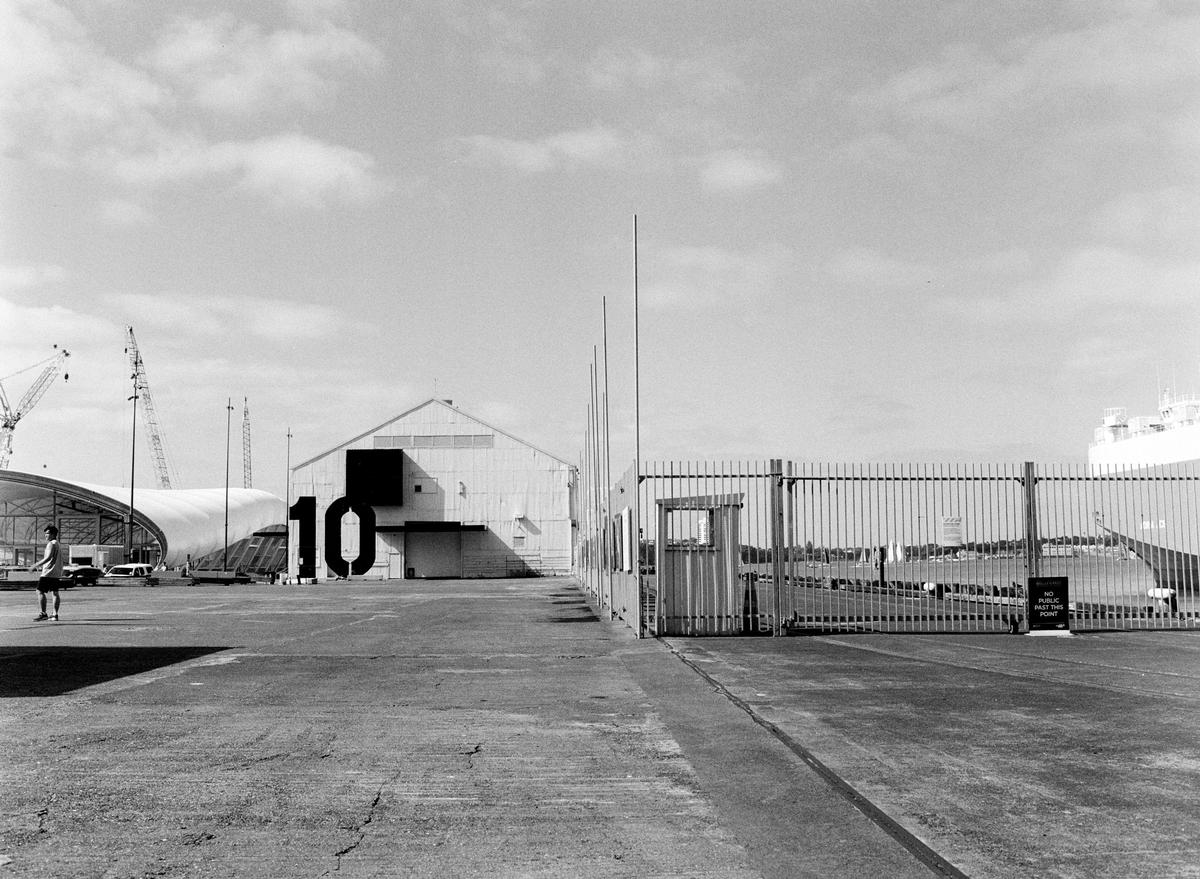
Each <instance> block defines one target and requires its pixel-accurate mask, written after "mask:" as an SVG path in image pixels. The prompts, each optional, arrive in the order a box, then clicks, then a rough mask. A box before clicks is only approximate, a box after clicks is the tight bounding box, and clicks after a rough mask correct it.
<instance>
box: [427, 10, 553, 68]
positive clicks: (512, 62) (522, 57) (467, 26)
mask: <svg viewBox="0 0 1200 879" xmlns="http://www.w3.org/2000/svg"><path fill="white" fill-rule="evenodd" d="M442 9H443V12H444V14H445V15H446V20H447V24H448V25H449V27H450V28H451V29H452V30H453V31H454V32H455V33H456V34H458V35H459V37H461V38H462V39H463V40H464V41H465V42H467V43H468V44H470V45H469V47H468V49H467V54H466V57H467V58H469V59H470V61H471V63H473V64H475V65H478V66H479V67H480V68H482V69H483V70H484V71H486V72H487V74H488V76H489V78H491V79H496V80H498V81H500V82H505V83H510V84H517V85H534V84H537V83H539V82H541V81H542V80H543V79H545V77H546V75H547V73H548V71H549V69H550V68H551V67H552V66H553V59H552V58H551V57H549V56H546V55H543V54H541V53H539V52H538V50H537V49H536V46H537V45H538V40H537V37H536V35H535V33H534V31H535V29H536V28H537V27H538V24H539V22H540V19H539V18H537V17H536V16H530V15H520V14H513V13H510V12H509V11H507V10H504V9H500V8H499V7H498V6H495V5H488V4H474V3H463V4H451V3H444V4H442Z"/></svg>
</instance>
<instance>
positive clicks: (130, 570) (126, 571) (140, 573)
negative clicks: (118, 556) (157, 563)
mask: <svg viewBox="0 0 1200 879" xmlns="http://www.w3.org/2000/svg"><path fill="white" fill-rule="evenodd" d="M152 570H153V567H152V566H150V565H138V564H131V565H113V566H112V567H111V568H109V569H108V570H107V571H106V572H105V573H104V576H105V577H149V576H150V572H151V571H152Z"/></svg>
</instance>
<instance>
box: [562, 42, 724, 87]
mask: <svg viewBox="0 0 1200 879" xmlns="http://www.w3.org/2000/svg"><path fill="white" fill-rule="evenodd" d="M584 76H585V78H586V80H587V83H588V85H590V86H591V87H592V88H593V89H596V90H597V91H600V92H608V93H617V92H623V91H626V90H629V89H640V90H650V89H660V88H662V87H664V86H671V87H673V88H675V89H677V90H679V91H680V92H682V93H684V94H686V95H688V96H689V97H692V98H696V99H700V100H705V99H711V98H716V97H720V96H723V95H727V94H730V93H732V92H735V91H737V90H738V89H740V88H741V86H742V83H741V80H740V79H739V77H738V76H737V74H736V73H734V72H733V71H732V70H731V69H730V67H729V65H727V64H726V63H724V61H723V60H722V59H721V58H718V57H714V56H711V55H709V56H698V55H696V56H690V57H675V58H672V57H668V56H663V55H654V54H651V53H649V52H646V51H644V50H642V49H638V48H635V47H621V48H617V47H612V46H605V47H602V48H600V49H598V50H597V51H596V52H595V54H593V55H592V57H591V59H590V60H589V61H588V63H587V66H586V67H585V69H584Z"/></svg>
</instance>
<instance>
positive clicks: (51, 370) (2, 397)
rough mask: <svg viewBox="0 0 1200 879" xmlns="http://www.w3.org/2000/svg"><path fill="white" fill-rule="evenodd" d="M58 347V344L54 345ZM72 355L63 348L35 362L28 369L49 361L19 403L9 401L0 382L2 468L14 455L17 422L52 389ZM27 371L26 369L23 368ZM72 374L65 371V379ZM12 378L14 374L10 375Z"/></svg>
mask: <svg viewBox="0 0 1200 879" xmlns="http://www.w3.org/2000/svg"><path fill="white" fill-rule="evenodd" d="M54 347H55V348H58V346H57V345H55V346H54ZM70 356H71V352H70V351H68V350H67V349H65V348H63V349H61V350H59V352H58V353H57V354H55V355H54V356H53V357H51V358H49V360H48V361H46V360H43V361H42V362H41V363H35V364H34V365H33V366H29V367H26V369H34V368H36V367H38V366H41V365H42V363H47V362H48V363H49V365H48V366H47V367H46V368H45V369H43V370H42V371H41V372H40V373H39V374H38V377H37V378H35V379H34V380H33V384H32V385H30V386H29V390H27V391H26V392H25V393H24V395H22V397H21V399H20V401H19V402H18V403H17V405H16V406H15V407H14V406H11V405H9V402H8V396H7V395H6V394H5V393H4V385H3V384H0V410H2V412H0V470H7V469H8V461H9V459H10V458H11V457H12V438H13V431H14V430H16V427H17V422H18V421H20V420H21V419H22V418H23V417H24V416H26V415H28V414H29V410H30V409H32V408H33V407H34V406H36V405H37V403H38V400H40V399H42V397H43V396H44V395H45V393H46V391H48V390H50V385H51V384H52V383H53V382H54V379H55V378H56V377H57V376H58V374H59V372H62V369H63V366H64V365H65V364H66V362H67V358H68V357H70ZM21 372H25V370H24V369H23V370H21ZM69 377H70V376H69V375H67V374H66V373H63V381H66V380H67V379H68V378H69ZM9 378H12V376H9Z"/></svg>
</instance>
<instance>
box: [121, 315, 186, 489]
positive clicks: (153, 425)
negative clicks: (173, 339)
mask: <svg viewBox="0 0 1200 879" xmlns="http://www.w3.org/2000/svg"><path fill="white" fill-rule="evenodd" d="M125 353H126V354H127V355H128V356H129V365H130V366H131V367H132V368H133V377H134V387H135V388H136V393H137V396H138V398H139V399H140V400H141V401H142V421H143V422H145V424H146V434H147V435H148V437H149V439H148V442H149V443H150V456H151V457H152V458H153V459H154V472H155V474H156V475H157V477H158V487H159V488H170V487H171V468H170V466H169V465H168V463H167V450H166V446H165V445H163V438H162V431H161V430H160V429H159V426H158V411H157V410H156V409H155V408H154V399H153V397H151V396H150V382H149V381H147V379H146V364H145V363H143V362H142V355H141V354H140V353H139V352H138V346H137V339H135V338H134V336H133V327H126V328H125ZM176 480H177V481H178V476H177V477H176Z"/></svg>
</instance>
